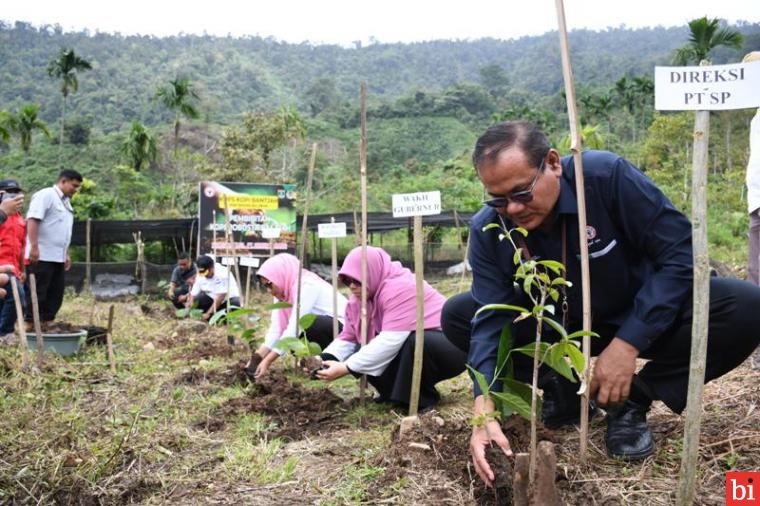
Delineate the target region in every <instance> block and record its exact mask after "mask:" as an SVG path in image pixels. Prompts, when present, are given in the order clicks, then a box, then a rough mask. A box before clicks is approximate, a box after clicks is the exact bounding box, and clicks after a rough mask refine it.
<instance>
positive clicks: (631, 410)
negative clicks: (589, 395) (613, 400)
mask: <svg viewBox="0 0 760 506" xmlns="http://www.w3.org/2000/svg"><path fill="white" fill-rule="evenodd" d="M648 410H649V408H648V407H645V406H642V405H640V404H637V403H635V402H633V401H631V400H630V399H629V400H627V401H625V403H624V404H623V405H622V406H618V407H615V408H610V409H608V410H607V438H606V443H607V452H608V453H609V454H610V455H611V456H613V457H619V458H623V459H626V460H641V459H643V458H645V457H648V456H649V455H651V454H652V453H654V439H653V438H652V432H651V431H650V430H649V425H647V411H648Z"/></svg>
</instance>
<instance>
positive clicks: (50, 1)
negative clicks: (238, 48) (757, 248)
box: [0, 0, 760, 45]
mask: <svg viewBox="0 0 760 506" xmlns="http://www.w3.org/2000/svg"><path fill="white" fill-rule="evenodd" d="M565 9H566V14H567V23H568V27H569V29H571V30H572V29H574V28H590V29H597V30H600V29H604V28H606V27H617V26H620V25H623V24H624V25H626V26H628V27H632V28H638V27H645V26H658V25H659V26H683V25H685V24H686V22H687V21H689V20H690V19H693V18H696V17H701V16H705V15H707V16H709V17H719V18H723V19H726V20H728V21H729V22H735V21H737V20H745V21H752V22H760V0H629V1H622V0H565ZM0 19H3V20H5V21H11V22H13V21H18V20H21V21H28V22H30V23H32V24H34V25H42V24H51V25H53V24H60V25H61V26H62V27H63V28H64V29H65V30H67V31H68V30H80V29H82V28H89V29H90V30H91V31H95V30H98V31H101V32H120V33H122V34H124V35H127V34H136V33H139V34H151V35H157V36H164V35H176V34H178V33H181V32H183V33H197V34H202V33H204V32H206V33H208V34H210V35H227V34H228V33H229V34H232V35H235V36H240V35H260V36H262V37H269V36H272V37H274V38H276V39H278V40H284V41H288V42H303V41H310V42H314V43H337V44H342V45H349V44H351V42H353V41H355V40H361V41H363V42H365V43H366V42H367V41H369V40H370V37H373V38H374V39H376V40H378V41H380V42H398V41H401V42H412V41H424V40H431V39H476V38H480V37H494V38H499V39H510V38H514V37H520V36H523V35H538V34H541V33H545V32H547V31H551V30H554V29H555V28H556V27H557V17H556V11H555V4H554V1H553V0H526V1H522V2H517V1H513V0H461V1H457V2H453V1H449V0H438V1H427V0H424V1H423V0H374V1H371V2H368V1H361V0H360V1H357V0H353V1H349V0H204V1H199V0H185V1H177V0H150V1H149V0H128V1H124V0H4V1H3V5H2V8H0Z"/></svg>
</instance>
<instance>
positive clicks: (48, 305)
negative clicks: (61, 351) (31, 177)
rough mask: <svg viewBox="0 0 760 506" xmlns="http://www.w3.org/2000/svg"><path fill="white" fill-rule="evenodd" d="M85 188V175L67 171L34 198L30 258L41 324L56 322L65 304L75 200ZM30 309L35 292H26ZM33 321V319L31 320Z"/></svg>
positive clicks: (29, 232) (30, 212) (29, 218)
mask: <svg viewBox="0 0 760 506" xmlns="http://www.w3.org/2000/svg"><path fill="white" fill-rule="evenodd" d="M81 185H82V175H81V174H80V173H79V172H77V171H75V170H63V171H61V173H60V174H59V175H58V181H57V182H56V184H55V185H53V186H52V187H50V188H44V189H42V190H40V191H38V192H37V193H35V194H34V195H33V196H32V201H31V203H30V204H29V210H28V211H27V213H26V219H27V245H26V258H27V259H28V261H29V269H28V270H29V272H30V273H34V275H35V277H36V281H37V298H38V300H39V308H40V320H42V322H43V323H45V322H52V321H53V320H55V315H56V314H58V310H59V309H60V308H61V304H62V303H63V287H64V281H65V274H64V273H65V271H68V270H69V268H70V267H71V258H70V257H69V244H70V243H71V230H72V227H73V225H74V208H73V207H71V197H73V196H74V195H75V194H76V192H77V191H79V187H80V186H81ZM26 296H27V307H28V308H30V307H32V303H31V290H27V291H26ZM27 321H31V315H29V316H28V317H27Z"/></svg>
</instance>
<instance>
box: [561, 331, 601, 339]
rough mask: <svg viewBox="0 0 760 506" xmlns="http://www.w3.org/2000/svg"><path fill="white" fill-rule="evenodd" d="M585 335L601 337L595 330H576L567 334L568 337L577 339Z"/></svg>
mask: <svg viewBox="0 0 760 506" xmlns="http://www.w3.org/2000/svg"><path fill="white" fill-rule="evenodd" d="M583 336H591V337H599V334H597V333H596V332H594V331H593V330H576V331H575V332H573V333H572V334H569V335H568V336H567V338H568V339H577V338H579V337H583Z"/></svg>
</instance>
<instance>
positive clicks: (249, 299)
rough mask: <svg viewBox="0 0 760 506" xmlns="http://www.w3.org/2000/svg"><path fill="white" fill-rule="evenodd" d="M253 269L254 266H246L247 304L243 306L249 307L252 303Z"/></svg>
mask: <svg viewBox="0 0 760 506" xmlns="http://www.w3.org/2000/svg"><path fill="white" fill-rule="evenodd" d="M252 270H253V267H251V266H250V265H248V266H247V267H246V273H245V304H243V306H245V307H249V306H250V305H251V271H252ZM245 321H246V322H247V321H248V318H246V319H245Z"/></svg>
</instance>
